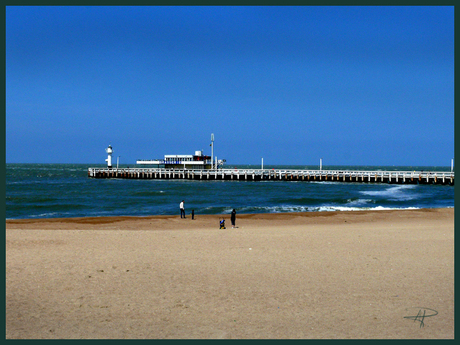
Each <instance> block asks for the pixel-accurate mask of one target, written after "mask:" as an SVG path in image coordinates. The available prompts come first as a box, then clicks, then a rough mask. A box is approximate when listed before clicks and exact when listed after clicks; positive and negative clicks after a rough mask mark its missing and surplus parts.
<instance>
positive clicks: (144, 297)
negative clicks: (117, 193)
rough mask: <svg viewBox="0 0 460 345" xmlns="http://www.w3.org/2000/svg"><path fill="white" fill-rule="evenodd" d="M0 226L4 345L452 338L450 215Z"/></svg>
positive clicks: (16, 222) (206, 218) (199, 218)
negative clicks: (13, 342) (29, 344)
mask: <svg viewBox="0 0 460 345" xmlns="http://www.w3.org/2000/svg"><path fill="white" fill-rule="evenodd" d="M219 217H220V216H218V215H206V216H205V215H196V216H195V220H192V219H191V218H190V216H189V215H187V218H186V219H181V218H180V216H179V215H177V216H152V217H108V218H69V219H25V220H7V221H6V338H7V339H143V338H148V339H350V338H352V339H453V338H454V209H453V208H450V209H425V210H423V209H418V210H403V211H397V210H392V211H349V212H318V213H314V212H308V213H289V214H288V213H286V214H251V215H239V214H237V220H236V225H237V228H235V229H232V227H231V224H230V217H229V215H225V216H224V217H225V219H226V225H227V229H225V230H219Z"/></svg>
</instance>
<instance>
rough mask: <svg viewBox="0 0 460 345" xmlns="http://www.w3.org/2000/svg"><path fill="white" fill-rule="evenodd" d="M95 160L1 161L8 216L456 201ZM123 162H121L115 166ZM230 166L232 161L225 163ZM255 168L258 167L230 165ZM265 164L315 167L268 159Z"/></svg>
mask: <svg viewBox="0 0 460 345" xmlns="http://www.w3.org/2000/svg"><path fill="white" fill-rule="evenodd" d="M88 167H103V165H97V164H6V218H7V219H19V218H68V217H104V216H150V215H176V214H177V215H178V214H179V203H180V201H181V200H185V209H186V213H187V214H189V213H190V212H191V211H192V209H193V210H194V211H195V214H196V215H199V214H226V213H230V212H231V210H232V209H233V208H235V209H236V210H237V213H239V214H244V213H277V212H315V211H321V212H328V211H343V212H345V211H349V210H387V209H414V208H440V207H454V187H452V186H440V185H396V184H371V183H342V182H326V181H323V182H312V181H308V182H307V181H298V182H291V181H273V180H272V181H187V180H124V179H93V178H89V177H88V174H87V171H88ZM122 167H125V166H120V168H122ZM231 167H232V168H233V167H234V165H232V166H231ZM236 167H237V168H252V169H258V168H260V167H259V166H247V165H246V166H242V165H239V166H236ZM265 168H266V169H272V168H275V169H281V168H283V169H317V168H318V167H309V166H266V167H265ZM323 169H324V170H328V169H333V170H336V169H340V170H364V171H368V170H392V171H398V170H404V171H414V170H415V171H420V170H425V171H450V167H394V166H392V167H368V166H366V167H356V166H340V167H336V166H334V167H333V166H330V167H328V166H325V167H323Z"/></svg>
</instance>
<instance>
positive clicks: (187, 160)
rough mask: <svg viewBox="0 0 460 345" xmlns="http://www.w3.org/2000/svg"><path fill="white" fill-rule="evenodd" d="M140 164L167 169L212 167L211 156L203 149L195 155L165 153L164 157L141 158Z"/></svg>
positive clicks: (138, 161)
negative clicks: (204, 152)
mask: <svg viewBox="0 0 460 345" xmlns="http://www.w3.org/2000/svg"><path fill="white" fill-rule="evenodd" d="M136 164H139V165H156V166H157V167H160V166H161V167H163V168H165V169H192V170H203V169H204V170H205V169H212V159H211V156H206V155H204V154H203V151H195V154H194V155H165V156H164V159H139V160H137V161H136Z"/></svg>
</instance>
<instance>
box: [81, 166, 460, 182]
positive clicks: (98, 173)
mask: <svg viewBox="0 0 460 345" xmlns="http://www.w3.org/2000/svg"><path fill="white" fill-rule="evenodd" d="M88 177H90V178H119V179H168V180H169V179H176V180H177V179H181V180H184V179H185V180H234V181H266V180H267V181H268V180H273V181H310V182H314V181H316V182H318V181H328V182H354V183H390V184H438V185H454V173H453V172H444V171H432V172H430V171H350V170H289V169H286V170H283V169H235V168H233V169H218V170H189V169H164V168H120V169H117V168H112V169H109V168H88Z"/></svg>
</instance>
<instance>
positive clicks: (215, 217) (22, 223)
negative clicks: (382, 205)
mask: <svg viewBox="0 0 460 345" xmlns="http://www.w3.org/2000/svg"><path fill="white" fill-rule="evenodd" d="M447 210H452V213H454V207H445V208H414V209H413V208H410V209H383V210H373V209H371V210H353V211H317V212H278V213H242V214H238V213H237V215H236V216H237V217H236V218H237V222H238V223H240V222H241V221H244V220H249V222H250V224H251V225H252V226H256V225H257V224H256V223H255V222H254V221H256V220H261V221H267V220H276V219H279V220H283V221H292V220H293V219H296V220H300V219H304V220H308V219H316V220H325V219H327V220H332V219H333V218H334V217H339V218H342V216H343V217H344V218H349V217H351V218H354V217H355V216H361V218H362V216H365V215H374V214H375V215H382V216H383V215H385V216H387V215H391V214H398V213H400V212H404V213H405V214H408V215H417V214H424V213H430V212H437V211H440V212H448V211H447ZM222 218H224V219H225V222H226V226H227V227H228V226H229V225H230V226H231V223H230V213H228V214H226V213H225V214H195V219H193V220H192V219H191V215H190V214H187V215H186V219H181V218H180V215H150V216H97V217H69V218H21V219H6V228H7V229H20V228H23V227H27V228H30V227H33V226H34V225H35V226H38V227H40V228H43V227H45V228H53V227H54V226H55V225H59V227H60V228H61V229H69V230H71V229H77V228H78V229H83V228H88V229H89V228H91V227H93V226H104V227H105V228H107V229H110V228H113V227H114V226H118V227H117V228H121V227H123V226H127V228H126V229H130V228H131V226H129V225H130V223H132V222H136V223H137V225H138V226H140V228H138V229H148V225H152V221H154V222H155V223H154V224H153V225H154V227H152V229H155V230H158V229H159V226H164V227H165V229H174V228H176V225H177V223H176V220H177V219H179V221H180V222H182V223H179V224H180V225H181V226H182V225H186V226H187V227H190V226H191V227H192V228H195V225H198V224H199V225H201V226H203V225H209V226H210V227H214V226H218V224H219V221H220V219H222ZM168 220H169V221H172V222H170V223H168V222H167V221H168ZM188 221H190V222H191V223H188ZM264 226H266V224H264ZM74 227H77V228H74Z"/></svg>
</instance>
